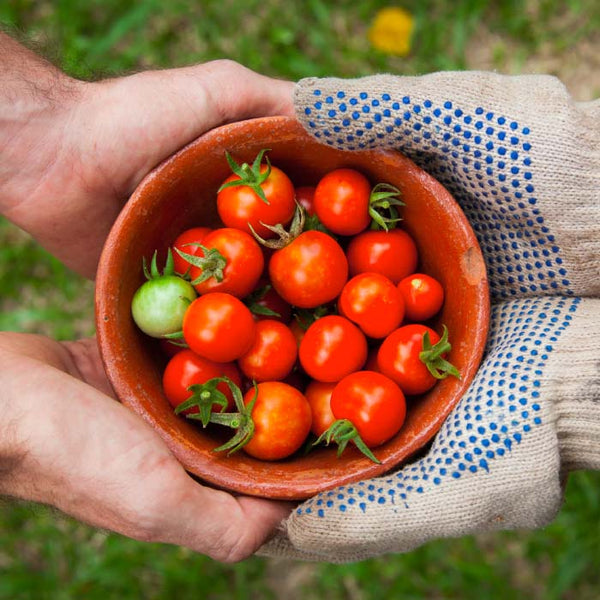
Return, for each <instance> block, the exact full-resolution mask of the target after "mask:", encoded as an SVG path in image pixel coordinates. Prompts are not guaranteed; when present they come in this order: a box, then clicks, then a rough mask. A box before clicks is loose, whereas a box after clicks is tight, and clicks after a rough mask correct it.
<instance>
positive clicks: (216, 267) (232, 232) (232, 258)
mask: <svg viewBox="0 0 600 600" xmlns="http://www.w3.org/2000/svg"><path fill="white" fill-rule="evenodd" d="M202 245H203V246H204V247H205V248H206V249H207V252H206V253H204V252H201V255H199V256H198V259H199V260H202V261H206V262H205V264H204V265H203V266H202V267H200V266H194V265H192V267H191V268H190V279H191V281H192V285H193V286H194V287H195V288H196V291H197V292H198V293H199V294H206V293H208V292H224V293H228V294H232V295H233V296H236V297H238V298H242V297H244V296H247V295H248V294H249V293H250V292H251V291H252V290H253V289H254V287H255V286H256V284H257V282H258V280H259V279H260V276H261V275H262V272H263V269H264V264H265V263H264V260H265V259H264V256H263V253H262V249H261V247H260V246H259V244H258V242H257V241H256V240H255V239H254V238H253V237H252V236H251V235H250V234H249V233H246V232H245V231H240V230H239V229H233V228H231V227H222V228H220V229H215V230H214V231H212V232H211V233H209V234H208V235H207V236H206V237H205V238H204V241H203V243H202ZM215 252H216V253H218V255H217V254H214V256H212V255H213V253H215ZM223 259H225V262H224V263H223ZM203 276H204V277H207V279H204V280H202V278H203ZM219 280H220V281H219Z"/></svg>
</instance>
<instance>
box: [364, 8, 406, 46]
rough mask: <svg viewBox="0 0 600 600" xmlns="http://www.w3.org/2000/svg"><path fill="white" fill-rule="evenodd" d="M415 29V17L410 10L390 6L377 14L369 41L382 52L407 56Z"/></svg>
mask: <svg viewBox="0 0 600 600" xmlns="http://www.w3.org/2000/svg"><path fill="white" fill-rule="evenodd" d="M413 29H414V19H413V16H412V15H411V14H410V13H409V12H407V11H406V10H404V9H403V8H400V7H397V6H389V7H387V8H382V9H381V10H380V11H379V12H378V13H377V14H376V15H375V19H373V24H372V25H371V28H370V29H369V41H370V42H371V45H372V46H373V48H375V49H377V50H380V51H381V52H385V53H386V54H398V55H399V56H406V55H407V54H408V53H409V52H410V42H411V36H412V32H413Z"/></svg>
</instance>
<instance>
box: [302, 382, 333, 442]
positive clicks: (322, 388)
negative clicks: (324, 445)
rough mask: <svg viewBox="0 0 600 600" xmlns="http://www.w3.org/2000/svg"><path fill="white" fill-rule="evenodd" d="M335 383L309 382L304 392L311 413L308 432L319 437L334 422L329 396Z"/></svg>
mask: <svg viewBox="0 0 600 600" xmlns="http://www.w3.org/2000/svg"><path fill="white" fill-rule="evenodd" d="M336 385H337V382H336V381H334V382H330V383H325V382H323V381H314V380H313V381H311V382H310V383H309V384H308V385H307V386H306V390H305V391H304V395H305V396H306V399H307V400H308V403H309V405H310V410H311V413H312V425H311V427H310V430H311V431H312V432H313V433H314V434H315V435H316V436H317V437H319V436H320V435H321V434H322V433H323V432H324V431H327V429H329V427H330V426H331V425H332V423H333V422H334V421H335V417H334V416H333V412H331V394H332V392H333V388H334V387H335V386H336Z"/></svg>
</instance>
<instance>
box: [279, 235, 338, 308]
mask: <svg viewBox="0 0 600 600" xmlns="http://www.w3.org/2000/svg"><path fill="white" fill-rule="evenodd" d="M269 276H270V278H271V283H272V284H273V287H274V288H275V290H276V291H277V293H278V294H279V295H280V296H281V297H282V298H283V299H284V300H286V301H287V302H289V303H290V304H292V305H293V306H298V307H300V308H315V307H317V306H319V305H320V304H326V303H327V302H330V301H332V300H334V299H335V298H337V296H338V295H339V293H340V292H341V291H342V288H343V287H344V284H345V283H346V279H347V278H348V262H347V260H346V256H345V254H344V251H343V250H342V248H341V246H340V245H339V244H338V243H337V242H336V241H335V240H334V239H333V238H332V237H331V236H330V235H327V234H326V233H323V232H321V231H305V232H304V233H301V234H300V235H299V236H298V237H297V238H295V239H294V240H293V241H292V242H290V243H289V244H288V245H287V246H284V247H283V248H281V249H280V250H277V251H276V252H275V253H274V254H273V255H272V256H271V260H270V261H269Z"/></svg>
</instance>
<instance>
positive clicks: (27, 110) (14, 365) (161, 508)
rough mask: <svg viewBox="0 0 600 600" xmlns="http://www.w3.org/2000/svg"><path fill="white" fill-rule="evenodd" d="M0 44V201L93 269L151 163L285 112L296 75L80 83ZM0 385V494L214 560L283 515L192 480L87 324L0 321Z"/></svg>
mask: <svg viewBox="0 0 600 600" xmlns="http://www.w3.org/2000/svg"><path fill="white" fill-rule="evenodd" d="M0 55H1V56H2V63H1V64H0V210H1V212H2V214H3V215H4V216H6V217H7V218H8V219H9V220H11V221H12V222H13V223H15V224H17V225H18V226H19V227H21V228H23V229H24V230H26V231H28V232H29V233H30V234H31V235H33V237H34V238H35V239H36V240H37V241H38V242H39V243H40V244H41V245H42V246H43V247H45V248H46V249H47V250H49V251H50V252H51V253H53V254H54V255H55V256H57V257H58V258H59V259H61V260H62V261H64V262H65V264H67V265H68V266H69V267H70V268H72V269H73V270H75V271H77V272H78V273H81V274H83V275H85V276H87V277H91V278H93V276H94V273H95V270H96V265H97V262H98V257H99V254H100V250H101V248H102V244H103V242H104V239H105V237H106V235H107V233H108V231H109V229H110V226H111V224H112V222H113V221H114V219H115V217H116V215H117V214H118V212H119V210H120V208H121V206H122V205H123V203H124V202H125V200H126V199H127V197H128V196H129V195H130V194H131V192H132V191H133V189H134V188H135V186H136V185H137V184H138V183H139V181H140V180H141V179H142V178H143V177H144V175H145V174H146V173H148V171H149V170H151V169H152V168H153V167H154V166H155V165H157V164H158V163H159V162H160V161H162V160H163V159H165V158H166V157H168V156H169V155H170V154H171V153H172V152H174V151H175V150H177V149H178V148H180V147H181V146H183V145H184V144H186V143H187V142H189V141H191V140H193V139H194V138H196V137H197V136H199V135H201V134H202V133H203V132H204V131H207V130H209V129H211V128H213V127H215V126H217V125H220V124H223V123H227V122H231V121H236V120H241V119H245V118H250V117H255V116H264V115H276V114H284V115H291V114H293V108H292V84H291V83H289V82H284V81H276V80H272V79H268V78H266V77H263V76H261V75H258V74H256V73H253V72H251V71H249V70H248V69H245V68H244V67H242V66H240V65H238V64H236V63H233V62H230V61H215V62H210V63H206V64H203V65H197V66H191V67H186V68H181V69H174V70H163V71H153V72H144V73H138V74H135V75H132V76H128V77H123V78H118V79H111V80H106V81H100V82H95V83H84V82H80V81H76V80H73V79H71V78H69V77H67V76H66V75H64V74H63V73H61V72H60V71H59V70H57V69H56V68H55V67H53V66H52V65H50V64H49V63H47V62H46V61H44V60H43V59H42V58H40V57H38V56H37V55H35V54H33V53H32V52H30V51H29V50H27V49H26V48H24V47H23V46H21V45H20V44H18V43H17V42H16V41H14V40H13V39H11V38H10V37H9V36H6V35H4V34H2V33H0ZM217 90H218V95H217V94H216V91H217ZM23 165H27V168H23ZM0 389H2V395H3V398H2V406H1V408H0V494H3V495H6V496H12V497H16V498H21V499H24V500H30V501H34V502H39V503H43V504H49V505H52V506H54V507H56V508H58V509H60V510H61V511H63V512H65V513H67V514H69V515H71V516H73V517H75V518H77V519H79V520H81V521H82V522H86V523H88V524H90V525H93V526H95V527H99V528H103V529H108V530H112V531H115V532H118V533H121V534H123V535H126V536H129V537H131V538H134V539H137V540H143V541H147V542H164V543H170V544H177V545H182V546H186V547H188V548H191V549H192V550H195V551H197V552H200V553H203V554H206V555H208V556H210V557H212V558H213V559H216V560H219V561H223V562H234V561H239V560H242V559H243V558H245V557H247V556H249V555H251V554H252V553H253V552H254V551H255V550H256V549H257V548H258V547H259V546H261V545H262V543H263V542H264V541H265V540H266V539H267V538H268V537H269V536H270V535H272V533H273V532H274V530H275V529H276V528H277V526H278V524H279V523H280V522H281V520H282V519H283V518H285V517H286V515H287V514H289V511H290V508H291V507H290V506H289V505H287V504H284V503H277V502H271V501H267V500H262V499H257V498H248V497H234V496H232V495H229V494H227V493H225V492H222V491H216V490H213V489H210V488H207V487H204V486H202V485H200V484H198V483H197V482H195V481H193V480H192V479H191V478H190V477H189V476H188V475H187V474H186V472H185V471H184V469H183V468H182V467H181V465H180V464H179V463H178V462H177V461H176V460H175V459H174V457H173V456H172V455H171V453H170V452H169V450H168V449H167V447H166V446H165V445H164V443H163V442H162V440H161V439H160V438H159V437H158V436H157V435H156V434H155V433H154V431H153V430H152V429H151V428H150V427H149V426H148V425H146V424H145V423H144V422H143V421H142V420H141V419H140V418H139V417H137V416H136V415H134V414H133V413H132V412H130V411H129V410H128V409H126V408H125V407H124V406H122V405H121V404H119V403H118V402H116V401H115V399H114V398H113V397H112V392H111V389H110V386H109V384H108V381H107V379H106V376H105V374H104V371H103V369H102V366H101V362H100V359H99V353H98V349H97V346H96V342H95V340H94V339H86V340H80V341H74V342H62V343H59V342H56V341H54V340H50V339H48V338H45V337H42V336H37V335H25V334H18V333H8V332H3V333H0Z"/></svg>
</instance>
